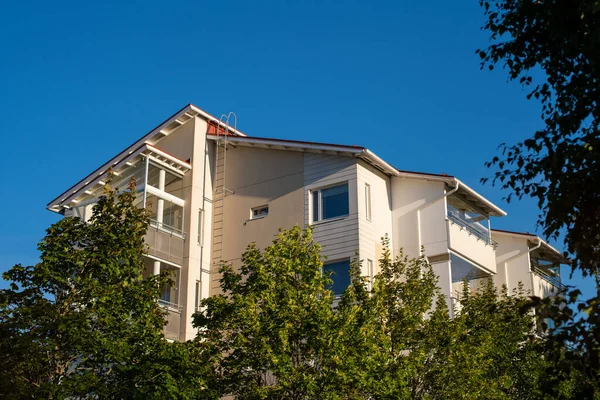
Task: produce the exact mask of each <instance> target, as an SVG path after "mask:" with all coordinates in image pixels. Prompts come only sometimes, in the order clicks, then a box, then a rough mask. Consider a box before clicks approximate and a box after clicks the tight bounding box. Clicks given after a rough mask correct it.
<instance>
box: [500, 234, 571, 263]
mask: <svg viewBox="0 0 600 400" xmlns="http://www.w3.org/2000/svg"><path fill="white" fill-rule="evenodd" d="M493 235H501V236H510V237H520V238H523V239H526V240H527V241H528V242H529V246H530V248H532V247H535V246H538V245H539V246H540V250H539V253H540V255H547V256H549V258H551V259H553V260H556V261H557V262H559V263H561V264H571V261H569V259H568V258H566V257H565V256H564V255H563V254H562V253H561V252H560V251H558V250H557V249H555V248H554V247H552V246H550V245H549V244H548V243H546V241H544V239H542V238H540V237H539V236H538V235H534V234H533V233H529V232H515V231H506V230H502V229H492V236H493Z"/></svg>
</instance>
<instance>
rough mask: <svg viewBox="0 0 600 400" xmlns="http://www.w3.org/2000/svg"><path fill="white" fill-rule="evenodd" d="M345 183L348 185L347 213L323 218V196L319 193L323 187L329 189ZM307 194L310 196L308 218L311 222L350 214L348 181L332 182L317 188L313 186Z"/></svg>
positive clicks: (315, 222)
mask: <svg viewBox="0 0 600 400" xmlns="http://www.w3.org/2000/svg"><path fill="white" fill-rule="evenodd" d="M344 185H346V186H347V187H348V214H344V215H338V216H336V217H331V218H327V219H323V197H322V195H321V192H322V191H323V190H325V189H331V188H334V187H337V186H344ZM315 193H317V202H318V204H317V212H318V215H317V218H315V215H314V208H315V205H314V194H315ZM309 196H310V202H309V204H310V217H311V218H310V219H311V222H310V223H311V224H318V223H321V222H325V221H332V220H336V219H340V218H346V217H347V216H349V215H350V183H349V182H348V181H343V182H336V183H334V184H331V185H327V186H322V187H319V188H315V189H311V190H310V192H309Z"/></svg>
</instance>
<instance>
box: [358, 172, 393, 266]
mask: <svg viewBox="0 0 600 400" xmlns="http://www.w3.org/2000/svg"><path fill="white" fill-rule="evenodd" d="M357 178H358V187H357V193H358V196H357V200H358V227H359V257H360V259H361V260H363V265H362V266H363V275H364V276H369V273H370V272H369V271H368V268H367V260H372V261H373V275H376V274H377V273H378V272H379V262H378V261H379V258H381V254H382V249H383V247H382V245H381V238H382V237H384V236H385V235H386V234H387V235H388V237H389V239H390V247H391V246H392V245H393V232H392V188H391V186H392V182H391V178H390V177H389V176H387V175H385V174H384V173H383V172H381V171H379V170H377V169H375V168H374V167H373V166H371V165H369V164H366V163H364V162H359V163H358V175H357ZM366 184H368V185H370V187H371V220H370V221H369V220H367V199H366V196H365V185H366Z"/></svg>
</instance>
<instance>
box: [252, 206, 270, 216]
mask: <svg viewBox="0 0 600 400" xmlns="http://www.w3.org/2000/svg"><path fill="white" fill-rule="evenodd" d="M267 215H269V206H268V205H266V206H260V207H254V208H253V209H252V210H250V219H257V218H263V217H266V216H267Z"/></svg>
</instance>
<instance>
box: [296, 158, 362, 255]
mask: <svg viewBox="0 0 600 400" xmlns="http://www.w3.org/2000/svg"><path fill="white" fill-rule="evenodd" d="M357 163H358V161H357V159H355V158H352V157H343V156H333V155H326V154H314V153H304V223H305V224H310V223H311V222H310V221H311V212H312V210H311V204H312V199H311V196H310V193H311V192H310V191H311V190H313V189H319V188H322V187H326V186H331V185H335V184H337V183H343V182H348V195H349V203H350V204H349V205H350V207H349V215H348V216H347V217H343V218H340V219H334V220H331V221H324V222H318V223H314V224H312V225H313V226H314V230H313V237H314V239H315V241H317V242H318V243H319V244H320V245H321V246H323V252H322V254H323V256H324V257H326V258H327V260H329V261H335V260H340V259H344V258H352V257H354V254H355V252H356V251H357V250H358V248H359V239H358V204H357V202H358V199H357V196H358V193H357V190H358V188H357V185H358V183H357Z"/></svg>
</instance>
